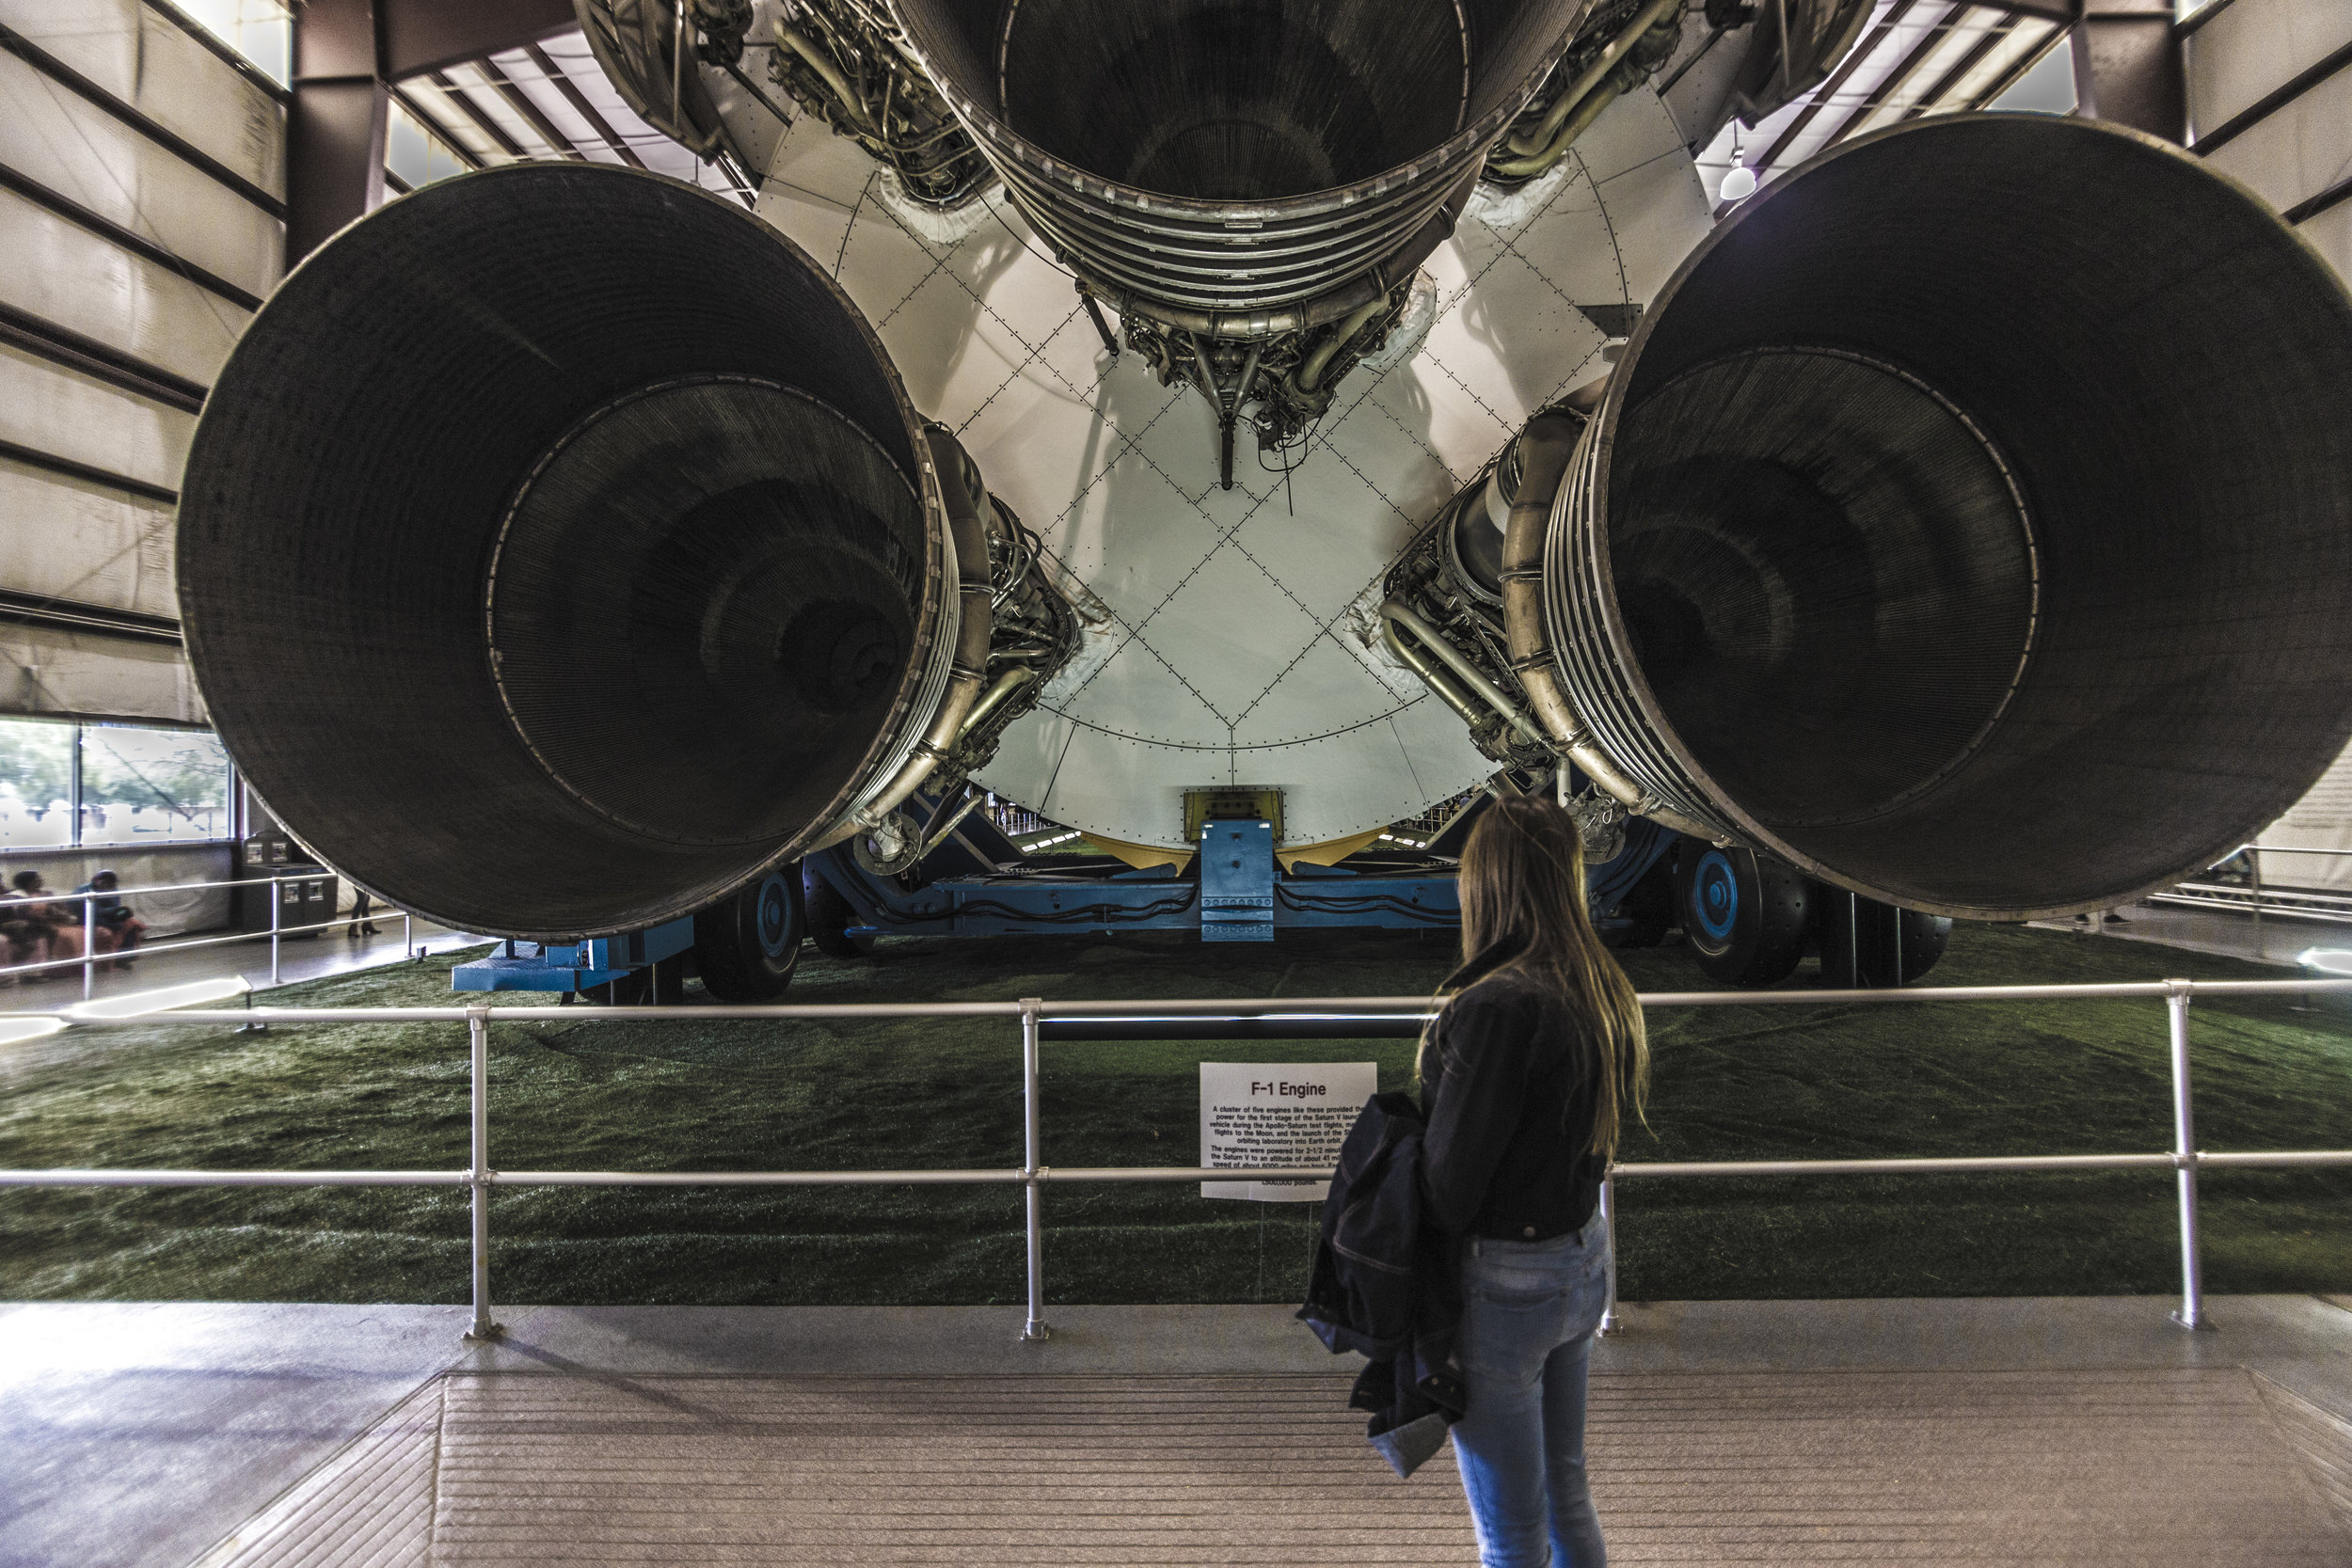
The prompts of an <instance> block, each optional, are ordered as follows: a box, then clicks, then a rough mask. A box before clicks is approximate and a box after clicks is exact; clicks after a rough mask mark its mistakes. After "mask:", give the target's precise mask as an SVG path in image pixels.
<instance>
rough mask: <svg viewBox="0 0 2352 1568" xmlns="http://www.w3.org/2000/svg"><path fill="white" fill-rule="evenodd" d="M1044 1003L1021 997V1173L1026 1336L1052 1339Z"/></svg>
mask: <svg viewBox="0 0 2352 1568" xmlns="http://www.w3.org/2000/svg"><path fill="white" fill-rule="evenodd" d="M1041 1006H1044V1003H1043V1002H1042V1001H1041V1000H1040V999H1039V998H1037V997H1034V996H1025V997H1023V998H1022V999H1021V1131H1022V1148H1023V1154H1022V1158H1021V1174H1022V1176H1023V1177H1024V1178H1025V1181H1024V1184H1023V1187H1022V1191H1023V1194H1024V1195H1025V1196H1026V1198H1027V1200H1028V1216H1027V1217H1028V1226H1027V1229H1028V1242H1029V1316H1028V1321H1027V1322H1026V1323H1023V1324H1022V1325H1021V1338H1024V1339H1029V1340H1036V1339H1050V1338H1053V1337H1054V1331H1053V1330H1052V1329H1050V1328H1048V1327H1046V1326H1045V1236H1044V1227H1043V1220H1042V1216H1041V1213H1040V1212H1039V1209H1038V1173H1039V1170H1040V1168H1041V1167H1040V1166H1039V1164H1038V1127H1037V1077H1038V1073H1037V1015H1038V1009H1039V1008H1040V1007H1041Z"/></svg>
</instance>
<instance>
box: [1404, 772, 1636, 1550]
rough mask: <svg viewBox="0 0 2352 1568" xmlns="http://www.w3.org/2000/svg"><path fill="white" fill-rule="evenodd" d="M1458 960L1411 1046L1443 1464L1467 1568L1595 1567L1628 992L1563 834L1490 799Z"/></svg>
mask: <svg viewBox="0 0 2352 1568" xmlns="http://www.w3.org/2000/svg"><path fill="white" fill-rule="evenodd" d="M1461 890H1462V893H1461V896H1462V966H1461V968H1459V969H1457V970H1456V971H1454V974H1452V975H1451V976H1450V977H1449V978H1448V979H1447V981H1446V983H1445V985H1444V986H1443V987H1442V988H1440V990H1439V995H1440V996H1443V997H1444V998H1445V1002H1444V1006H1443V1007H1442V1008H1441V1010H1440V1011H1439V1012H1438V1016H1437V1018H1436V1020H1435V1021H1434V1022H1432V1023H1431V1025H1430V1027H1429V1030H1428V1032H1427V1034H1426V1035H1424V1036H1423V1037H1422V1048H1421V1060H1420V1076H1421V1084H1422V1106H1423V1110H1424V1114H1425V1115H1426V1117H1427V1120H1428V1131H1427V1133H1426V1134H1425V1136H1424V1138H1423V1141H1422V1150H1423V1153H1422V1187H1423V1196H1424V1197H1425V1199H1426V1202H1427V1206H1428V1212H1429V1213H1430V1215H1431V1216H1432V1218H1433V1219H1434V1220H1435V1222H1436V1223H1437V1224H1438V1226H1440V1227H1443V1228H1444V1230H1445V1231H1446V1232H1447V1233H1448V1234H1449V1235H1450V1236H1453V1237H1454V1238H1457V1239H1458V1243H1459V1245H1460V1246H1461V1249H1462V1295H1463V1312H1462V1323H1461V1327H1460V1330H1459V1333H1458V1336H1457V1338H1456V1340H1455V1353H1456V1355H1457V1357H1458V1359H1459V1360H1460V1362H1461V1365H1462V1370H1463V1376H1464V1382H1465V1384H1466V1386H1467V1388H1468V1405H1469V1410H1468V1414H1467V1415H1465V1416H1464V1417H1463V1418H1462V1419H1461V1420H1460V1421H1458V1422H1456V1423H1455V1424H1454V1457H1455V1460H1456V1462H1457V1464H1458V1465H1459V1468H1460V1470H1461V1475H1462V1490H1463V1491H1464V1492H1465V1493H1466V1494H1468V1496H1469V1497H1470V1514H1471V1517H1472V1518H1473V1520H1474V1521H1475V1522H1476V1524H1477V1527H1478V1547H1479V1560H1480V1561H1481V1562H1483V1563H1484V1564H1486V1568H1521V1565H1523V1564H1524V1565H1527V1568H1543V1565H1544V1564H1545V1563H1551V1564H1553V1565H1554V1568H1601V1564H1602V1563H1603V1562H1604V1561H1605V1556H1604V1553H1603V1550H1602V1546H1601V1538H1600V1520H1599V1518H1598V1516H1597V1514H1596V1513H1594V1511H1593V1499H1592V1494H1591V1493H1590V1492H1589V1491H1588V1490H1587V1489H1586V1485H1585V1478H1584V1385H1585V1370H1586V1368H1587V1365H1588V1363H1589V1361H1590V1359H1591V1355H1592V1349H1593V1335H1594V1333H1595V1332H1596V1331H1597V1329H1598V1328H1599V1326H1600V1319H1601V1313H1602V1311H1603V1309H1604V1308H1605V1307H1607V1305H1608V1291H1609V1283H1608V1282H1609V1266H1610V1258H1609V1230H1608V1225H1607V1222H1606V1221H1605V1220H1604V1219H1603V1218H1602V1216H1601V1214H1600V1212H1599V1208H1600V1182H1601V1178H1602V1177H1603V1176H1604V1175H1605V1174H1606V1173H1607V1171H1608V1168H1609V1163H1610V1161H1611V1160H1612V1159H1613V1157H1614V1155H1615V1153H1616V1148H1617V1132H1618V1125H1619V1122H1620V1120H1621V1119H1622V1117H1624V1116H1626V1115H1627V1114H1628V1113H1630V1114H1631V1115H1632V1116H1633V1117H1637V1118H1638V1117H1640V1116H1641V1114H1642V1103H1643V1095H1644V1092H1645V1086H1646V1084H1647V1080H1648V1076H1649V1047H1648V1040H1647V1037H1646V1035H1645V1033H1644V1030H1643V1026H1642V1009H1641V1005H1640V1004H1639V1003H1638V1002H1637V1001H1636V1000H1635V999H1634V994H1633V986H1632V983H1631V982H1630V981H1629V980H1628V979H1627V978H1626V975H1625V971H1624V970H1622V969H1620V968H1618V967H1617V961H1616V959H1615V958H1613V957H1612V956H1611V955H1610V953H1609V950H1608V949H1607V948H1605V947H1603V946H1602V945H1601V942H1600V935H1599V933H1598V932H1597V931H1596V930H1595V929H1594V928H1593V920H1592V914H1591V912H1590V911H1589V910H1587V908H1586V907H1585V898H1584V849H1583V844H1582V842H1581V839H1580V838H1579V836H1578V833H1577V828H1576V823H1575V821H1574V819H1573V818H1571V817H1570V816H1568V814H1567V813H1566V812H1565V811H1563V810H1561V809H1560V808H1559V807H1558V806H1556V805H1554V804H1552V803H1551V802H1550V801H1549V800H1542V799H1539V798H1535V797H1532V796H1508V797H1505V798H1503V799H1502V800H1497V801H1496V802H1495V804H1494V805H1493V806H1492V807H1491V808H1490V809H1488V811H1487V812H1486V816H1484V817H1483V818H1481V819H1480V821H1479V823H1478V826H1477V827H1476V828H1475V829H1474V830H1473V831H1472V832H1471V833H1470V844H1469V845H1468V847H1466V848H1465V850H1464V852H1463V855H1462V879H1461Z"/></svg>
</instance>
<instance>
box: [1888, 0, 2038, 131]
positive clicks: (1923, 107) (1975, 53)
mask: <svg viewBox="0 0 2352 1568" xmlns="http://www.w3.org/2000/svg"><path fill="white" fill-rule="evenodd" d="M2025 14H2026V13H2025V11H2024V10H2023V9H2021V8H2016V7H2012V8H2010V9H2009V10H2007V11H2005V12H2003V13H2002V16H2001V19H2000V20H1999V21H1998V22H1995V23H1994V24H1993V25H1992V26H1990V27H1987V28H1986V29H1985V30H1984V36H1983V37H1982V38H1980V39H1979V40H1977V41H1976V42H1975V43H1973V44H1971V45H1970V46H1969V47H1968V50H1967V52H1966V53H1965V54H1963V55H1961V57H1960V58H1959V60H1958V61H1956V62H1955V63H1954V64H1953V66H1952V69H1951V70H1949V71H1946V72H1945V73H1944V74H1943V75H1941V76H1939V77H1937V78H1936V79H1935V86H1933V87H1930V88H1929V89H1928V90H1927V91H1926V92H1924V93H1922V94H1921V95H1920V96H1919V100H1918V102H1917V103H1914V104H1912V106H1911V107H1910V108H1908V109H1905V110H1904V111H1903V118H1904V119H1918V118H1919V117H1920V116H1921V115H1923V114H1926V113H1927V112H1928V110H1929V109H1930V108H1931V107H1932V106H1933V105H1934V104H1935V103H1937V102H1939V101H1940V100H1941V99H1942V98H1943V96H1944V95H1945V94H1946V93H1947V92H1949V91H1951V90H1952V89H1953V88H1954V87H1958V86H1960V84H1961V83H1962V82H1963V81H1966V80H1967V78H1968V73H1969V72H1970V71H1974V70H1976V69H1977V67H1979V66H1980V65H1982V64H1983V63H1984V57H1985V56H1986V55H1990V54H1992V53H1993V51H1994V50H1995V49H1997V48H1999V47H2000V45H2001V44H2002V43H2003V42H2004V41H2005V40H2008V38H2009V37H2010V34H2012V33H2013V32H2015V31H2016V29H2017V24H2018V23H2019V22H2020V21H2021V20H2022V19H2023V18H2024V16H2025Z"/></svg>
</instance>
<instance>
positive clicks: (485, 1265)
mask: <svg viewBox="0 0 2352 1568" xmlns="http://www.w3.org/2000/svg"><path fill="white" fill-rule="evenodd" d="M466 1037H467V1045H468V1046H469V1056H470V1058H471V1070H470V1072H469V1078H470V1079H471V1080H472V1085H473V1161H472V1165H471V1168H470V1169H469V1172H468V1175H469V1178H470V1180H471V1191H472V1193H473V1240H472V1244H471V1246H470V1248H469V1252H470V1254H471V1256H472V1259H473V1326H472V1327H470V1328H469V1329H467V1330H466V1338H469V1339H475V1340H481V1339H498V1338H504V1337H505V1334H506V1329H505V1328H504V1326H503V1325H501V1324H500V1323H493V1322H492V1321H491V1319H490V1009H489V1006H488V1005H487V1004H485V1003H479V1002H478V1003H475V1004H474V1005H473V1006H469V1007H468V1008H467V1009H466Z"/></svg>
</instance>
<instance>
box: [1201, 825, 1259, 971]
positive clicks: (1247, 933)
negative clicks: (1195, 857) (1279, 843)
mask: <svg viewBox="0 0 2352 1568" xmlns="http://www.w3.org/2000/svg"><path fill="white" fill-rule="evenodd" d="M1200 940H1201V941H1202V942H1272V941H1273V940H1274V825H1273V824H1272V823H1270V822H1204V823H1202V824H1201V825H1200Z"/></svg>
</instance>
